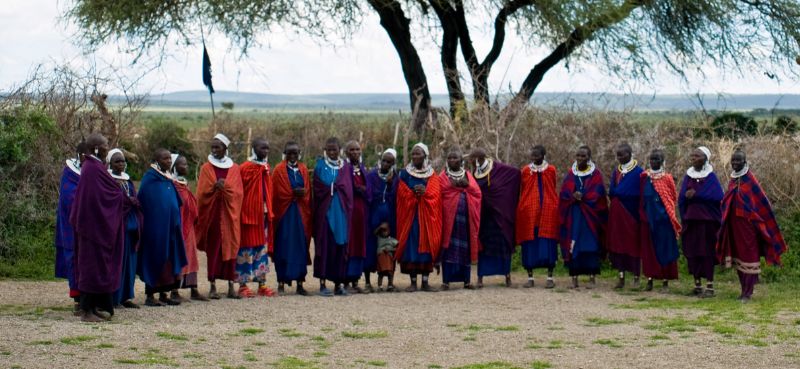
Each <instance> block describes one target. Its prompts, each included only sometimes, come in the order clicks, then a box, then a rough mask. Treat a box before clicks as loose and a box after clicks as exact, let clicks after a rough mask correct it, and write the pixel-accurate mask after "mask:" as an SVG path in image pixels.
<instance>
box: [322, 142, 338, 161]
mask: <svg viewBox="0 0 800 369" xmlns="http://www.w3.org/2000/svg"><path fill="white" fill-rule="evenodd" d="M325 155H327V156H328V158H329V159H331V160H339V145H337V144H335V143H329V144H327V145H325Z"/></svg>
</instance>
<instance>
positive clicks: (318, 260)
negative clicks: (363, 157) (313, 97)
mask: <svg viewBox="0 0 800 369" xmlns="http://www.w3.org/2000/svg"><path fill="white" fill-rule="evenodd" d="M340 148H341V145H340V144H339V139H337V138H335V137H331V138H329V139H328V140H327V141H326V142H325V157H324V158H320V159H319V160H317V165H316V167H314V277H316V278H319V280H320V284H319V294H320V296H325V297H330V296H333V295H334V293H335V294H337V295H343V296H346V295H348V292H347V290H346V289H345V288H344V286H343V283H345V282H346V279H347V252H348V240H349V237H350V227H351V223H350V218H351V216H352V214H353V168H352V167H351V166H350V164H348V163H346V162H345V161H344V160H342V158H340V157H339V150H340ZM326 280H330V281H332V282H333V287H334V291H331V290H330V289H328V288H327V287H326V286H325V281H326Z"/></svg>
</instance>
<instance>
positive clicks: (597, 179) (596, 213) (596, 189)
mask: <svg viewBox="0 0 800 369" xmlns="http://www.w3.org/2000/svg"><path fill="white" fill-rule="evenodd" d="M578 181H579V178H578V177H576V176H575V174H573V173H572V170H569V171H568V172H567V176H566V177H565V178H564V182H563V183H562V184H561V194H560V200H559V202H558V212H559V215H560V217H561V241H560V243H561V249H562V251H563V255H564V261H565V262H566V261H569V259H570V252H569V246H570V243H571V242H570V239H569V238H570V235H571V234H572V217H571V216H570V210H571V209H572V206H573V205H574V206H579V207H580V209H581V212H582V213H583V216H584V217H586V220H587V223H588V225H589V229H590V230H591V231H592V233H593V234H594V235H595V237H596V238H597V242H599V243H600V246H601V248H603V247H604V246H605V245H604V241H605V237H604V234H605V226H606V222H607V221H608V198H606V187H605V184H603V174H602V173H601V172H600V169H595V170H594V172H593V173H592V174H591V175H590V176H589V177H588V178H586V179H584V181H585V182H584V183H583V190H582V193H583V198H582V200H581V201H577V200H575V198H574V197H572V194H573V193H574V192H575V191H576V189H578V187H579V183H578Z"/></svg>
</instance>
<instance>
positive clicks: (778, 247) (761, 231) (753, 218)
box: [717, 172, 786, 267]
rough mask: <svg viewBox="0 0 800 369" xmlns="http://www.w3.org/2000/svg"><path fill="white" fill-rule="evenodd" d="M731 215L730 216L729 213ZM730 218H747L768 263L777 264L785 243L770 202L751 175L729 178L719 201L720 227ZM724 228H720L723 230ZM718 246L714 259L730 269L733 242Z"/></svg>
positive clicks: (720, 243)
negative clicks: (720, 204) (755, 232)
mask: <svg viewBox="0 0 800 369" xmlns="http://www.w3.org/2000/svg"><path fill="white" fill-rule="evenodd" d="M731 213H733V214H731ZM731 215H734V216H736V217H742V218H746V219H748V220H749V221H750V222H751V223H752V224H753V226H754V227H755V228H756V230H757V231H758V236H759V237H758V242H759V248H760V249H762V250H763V252H764V256H765V257H766V260H767V262H768V263H770V264H772V265H779V264H780V262H781V254H782V253H783V252H784V251H786V242H785V241H784V240H783V235H782V234H781V230H780V228H779V227H778V222H777V221H776V220H775V214H774V213H773V212H772V205H771V204H770V203H769V200H768V199H767V196H766V195H765V194H764V190H763V189H762V188H761V184H760V183H758V180H756V177H755V176H753V173H751V172H748V173H747V174H745V175H744V176H742V177H739V178H735V179H731V181H730V183H729V184H728V191H727V192H726V194H725V198H724V199H723V200H722V224H723V225H724V224H726V222H728V221H730V219H731ZM724 228H725V227H724V226H723V227H722V229H724ZM723 236H724V233H722V234H720V241H719V243H718V244H717V258H718V259H719V262H720V263H724V265H725V266H727V267H730V266H731V254H732V249H733V246H734V245H733V243H734V242H736V240H735V239H731V238H728V237H723Z"/></svg>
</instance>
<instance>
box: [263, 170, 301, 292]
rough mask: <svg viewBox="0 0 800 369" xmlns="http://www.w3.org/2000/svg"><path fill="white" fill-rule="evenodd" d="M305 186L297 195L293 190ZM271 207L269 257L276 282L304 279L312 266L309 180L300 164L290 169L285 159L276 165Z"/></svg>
mask: <svg viewBox="0 0 800 369" xmlns="http://www.w3.org/2000/svg"><path fill="white" fill-rule="evenodd" d="M299 188H302V189H305V195H303V196H302V197H297V196H295V194H294V189H299ZM272 191H273V193H272V201H273V205H272V209H273V211H274V212H275V218H274V219H273V224H275V227H273V230H274V236H273V239H274V240H275V242H274V243H273V245H274V246H273V245H270V246H272V247H273V251H272V256H273V258H272V259H273V261H274V262H275V273H276V274H277V277H278V282H291V281H296V280H297V281H304V280H305V277H306V274H307V267H306V266H307V265H311V255H310V251H309V244H310V242H311V181H310V180H309V177H308V169H307V168H306V166H305V165H304V164H302V163H298V164H297V167H296V168H290V167H289V165H287V163H286V161H282V162H280V163H279V164H278V165H276V166H275V171H274V172H273V174H272Z"/></svg>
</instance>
